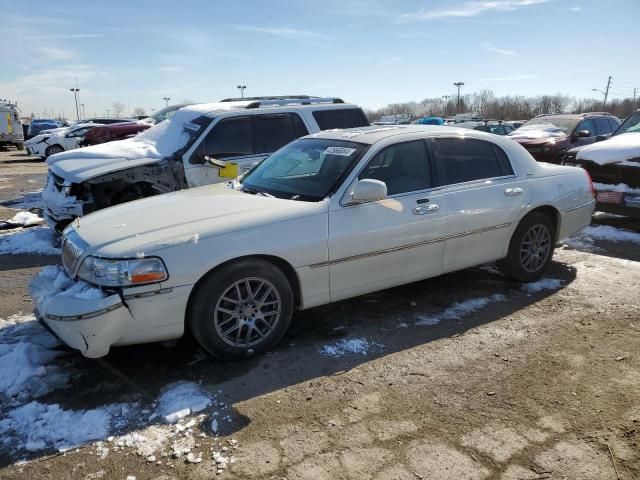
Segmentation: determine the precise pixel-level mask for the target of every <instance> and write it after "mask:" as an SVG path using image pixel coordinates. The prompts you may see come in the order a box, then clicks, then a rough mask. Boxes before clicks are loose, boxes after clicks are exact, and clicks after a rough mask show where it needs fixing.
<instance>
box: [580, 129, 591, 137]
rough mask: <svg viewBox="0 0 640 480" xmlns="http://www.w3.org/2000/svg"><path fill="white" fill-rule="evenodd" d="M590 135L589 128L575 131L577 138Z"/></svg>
mask: <svg viewBox="0 0 640 480" xmlns="http://www.w3.org/2000/svg"><path fill="white" fill-rule="evenodd" d="M590 136H591V132H590V131H589V130H578V131H577V132H576V137H578V138H585V137H590Z"/></svg>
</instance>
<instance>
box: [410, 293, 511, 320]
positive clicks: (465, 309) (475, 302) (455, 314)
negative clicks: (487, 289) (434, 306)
mask: <svg viewBox="0 0 640 480" xmlns="http://www.w3.org/2000/svg"><path fill="white" fill-rule="evenodd" d="M506 300H507V297H505V296H504V295H502V294H501V293H496V294H494V295H491V296H490V297H481V298H471V299H469V300H465V301H463V302H456V303H454V304H453V305H451V306H450V307H449V308H447V309H446V310H444V311H443V312H441V313H439V314H436V315H429V316H426V315H419V316H418V317H417V320H416V325H425V326H432V325H437V324H438V323H440V322H442V321H443V320H456V319H458V318H460V317H463V316H465V315H468V314H470V313H473V312H477V311H478V310H481V309H483V308H484V307H486V306H487V305H488V304H489V303H493V302H504V301H506Z"/></svg>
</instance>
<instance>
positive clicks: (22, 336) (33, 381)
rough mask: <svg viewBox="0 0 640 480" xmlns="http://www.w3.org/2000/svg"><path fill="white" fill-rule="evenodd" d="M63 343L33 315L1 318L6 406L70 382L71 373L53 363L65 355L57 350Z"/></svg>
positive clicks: (0, 368) (1, 387) (0, 366)
mask: <svg viewBox="0 0 640 480" xmlns="http://www.w3.org/2000/svg"><path fill="white" fill-rule="evenodd" d="M59 345H60V342H59V341H58V340H57V339H56V338H55V337H54V336H53V335H51V334H49V333H48V332H47V331H46V330H45V329H44V328H43V327H42V326H41V325H40V324H38V323H37V322H36V320H35V318H34V317H33V315H26V316H20V315H14V316H11V317H9V318H7V319H6V320H3V319H0V398H2V402H1V403H2V404H3V405H4V406H9V405H16V404H19V403H24V402H25V401H30V400H31V399H34V398H39V397H42V396H43V395H46V394H47V393H50V392H52V391H53V390H55V389H57V388H61V387H64V386H66V385H67V383H68V382H69V378H70V372H69V371H65V370H63V369H62V368H61V367H59V366H56V365H55V364H52V362H53V361H54V360H55V359H57V358H59V357H60V356H61V355H62V354H63V352H61V351H58V350H56V349H55V348H56V347H57V346H59ZM1 410H2V408H1V407H0V412H1Z"/></svg>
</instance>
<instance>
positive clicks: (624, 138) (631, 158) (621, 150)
mask: <svg viewBox="0 0 640 480" xmlns="http://www.w3.org/2000/svg"><path fill="white" fill-rule="evenodd" d="M576 158H577V159H578V160H589V161H591V162H595V163H597V164H599V165H608V164H611V163H620V164H624V165H628V166H632V167H638V168H640V132H639V133H636V132H632V133H623V134H621V135H614V136H613V137H611V138H610V139H609V140H604V141H602V142H598V143H594V144H592V145H588V146H586V147H585V148H583V149H582V150H580V151H579V152H578V155H577V157H576Z"/></svg>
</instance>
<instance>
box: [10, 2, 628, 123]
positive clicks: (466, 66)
mask: <svg viewBox="0 0 640 480" xmlns="http://www.w3.org/2000/svg"><path fill="white" fill-rule="evenodd" d="M0 11H2V12H3V21H2V26H1V27H0V30H1V31H2V32H3V35H2V36H3V38H4V41H3V46H4V47H5V48H3V49H1V50H0V65H2V68H0V98H10V99H15V100H17V101H18V102H19V104H20V105H21V107H22V110H23V111H24V112H25V113H30V112H35V113H39V114H40V115H41V114H42V111H43V110H44V109H45V108H47V109H48V111H49V112H50V111H51V109H53V110H54V113H56V114H58V112H63V111H64V112H65V113H66V115H67V116H71V112H72V110H74V102H73V94H72V93H71V92H69V88H71V87H73V86H74V84H75V80H74V79H75V78H76V77H77V78H78V82H79V87H80V89H81V92H80V98H81V102H82V103H84V104H85V111H86V114H87V116H89V115H93V114H94V113H95V114H98V115H102V114H104V112H105V111H106V109H107V108H110V106H111V104H112V103H113V102H114V101H120V102H122V103H124V104H125V105H129V106H130V108H131V109H133V108H134V107H137V106H141V107H143V108H145V109H146V110H147V112H149V111H150V109H151V108H160V107H162V106H163V105H164V102H163V100H162V98H163V97H165V96H168V97H170V98H171V99H172V101H171V103H173V102H174V101H176V102H179V101H182V100H184V99H189V100H194V101H215V100H219V99H221V98H224V97H229V96H237V95H238V91H237V89H236V86H237V85H238V84H243V85H247V89H246V92H245V93H246V94H247V95H261V94H287V93H307V94H312V95H323V96H324V95H336V96H340V97H342V98H344V99H346V100H349V101H352V102H355V103H358V104H360V105H362V106H364V107H367V108H377V107H380V106H383V105H386V104H388V103H394V102H403V101H409V100H421V99H423V98H426V97H433V96H441V95H447V94H451V93H453V92H454V91H455V88H454V87H453V85H452V84H453V82H455V81H463V82H465V86H464V87H463V90H462V91H463V93H464V92H472V91H477V90H481V89H484V88H490V89H492V90H494V91H495V93H496V94H498V95H503V94H523V95H533V94H544V93H549V94H551V93H557V92H562V93H566V94H570V95H575V96H578V97H583V96H596V97H598V98H599V95H600V94H597V93H594V92H592V91H591V89H592V88H599V89H604V87H605V84H606V81H607V77H608V75H612V76H613V77H614V80H613V83H612V85H613V87H612V95H613V96H618V97H620V96H631V95H632V92H633V88H634V87H639V88H640V61H638V45H640V31H639V30H638V28H637V24H638V20H640V0H609V1H607V2H603V1H602V0H597V1H591V0H584V1H580V0H575V1H570V0H472V1H466V0H461V1H459V0H450V1H449V0H447V1H442V0H441V1H436V0H395V1H392V0H389V1H382V0H373V1H360V0H322V1H312V0H297V1H295V2H293V1H284V0H273V1H268V0H234V1H226V0H218V1H204V0H203V1H195V0H182V1H171V2H166V1H162V0H155V1H147V0H138V1H122V0H109V1H95V2H94V1H91V2H88V1H72V0H67V1H64V2H51V1H39V0H33V1H21V2H18V1H15V0H0ZM7 12H8V13H7ZM8 39H10V43H11V45H12V47H13V48H12V49H11V50H8V49H7V48H6V46H7V45H8V43H7V41H8ZM639 91H640V90H639Z"/></svg>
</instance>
